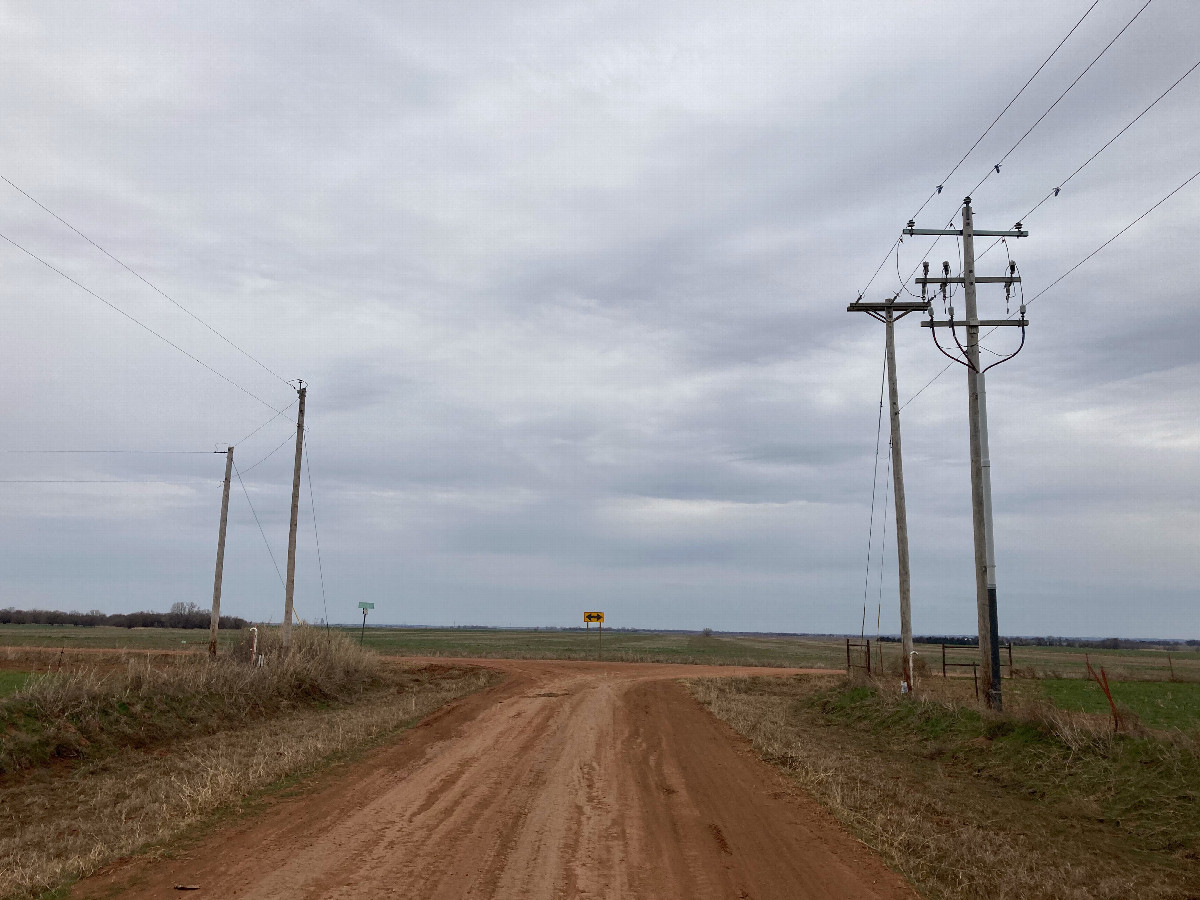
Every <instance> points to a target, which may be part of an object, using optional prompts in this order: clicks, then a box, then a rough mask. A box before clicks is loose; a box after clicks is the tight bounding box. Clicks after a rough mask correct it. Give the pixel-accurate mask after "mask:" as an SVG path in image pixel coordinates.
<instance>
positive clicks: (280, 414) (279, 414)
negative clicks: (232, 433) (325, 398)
mask: <svg viewBox="0 0 1200 900" xmlns="http://www.w3.org/2000/svg"><path fill="white" fill-rule="evenodd" d="M298 402H299V401H298V400H293V401H292V402H291V403H289V404H288V405H287V406H285V407H284V408H283V409H281V410H279V412H277V413H275V415H273V416H271V418H269V419H267V421H265V422H263V423H262V424H261V425H259V426H258V427H257V428H255V429H254V430H253V431H252V432H250V433H249V434H248V435H246V436H245V437H244V438H242V439H241V440H240V441H238V442H237V443H236V444H234V446H235V447H236V446H240V445H241V444H244V443H246V441H248V440H250V438H252V437H254V436H255V435H256V434H258V433H259V432H260V431H262V430H263V429H264V428H266V427H267V426H268V425H270V424H271V423H272V422H274V421H275V420H276V419H278V418H279V417H280V416H282V415H284V414H285V413H286V412H287V411H288V410H289V409H291V408H292V407H293V406H295V405H296V404H297V403H298Z"/></svg>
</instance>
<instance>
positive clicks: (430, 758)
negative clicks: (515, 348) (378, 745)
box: [71, 660, 916, 900]
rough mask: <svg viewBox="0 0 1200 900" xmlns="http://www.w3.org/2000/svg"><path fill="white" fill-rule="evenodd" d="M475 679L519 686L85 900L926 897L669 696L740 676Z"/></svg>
mask: <svg viewBox="0 0 1200 900" xmlns="http://www.w3.org/2000/svg"><path fill="white" fill-rule="evenodd" d="M463 662H465V661H463ZM475 662H476V664H478V665H484V666H488V667H491V668H496V669H500V670H501V671H503V672H505V673H506V674H507V675H508V678H507V679H506V681H505V682H504V683H503V684H501V685H499V686H498V687H496V688H493V689H491V690H488V691H485V692H482V693H480V694H476V695H473V696H471V697H467V698H464V699H462V700H460V701H456V702H455V703H452V704H450V705H449V706H448V707H447V708H446V709H444V710H442V711H440V712H439V713H437V714H435V715H434V716H431V717H430V718H429V719H427V720H426V721H425V722H424V723H422V725H421V726H420V727H418V728H415V729H413V730H412V731H410V732H407V733H406V734H405V735H403V736H402V737H401V738H400V739H399V740H398V741H397V742H396V743H395V744H393V745H392V746H390V747H387V748H384V749H382V750H380V751H377V752H375V753H373V754H372V755H371V756H369V757H368V758H367V759H365V760H363V761H362V762H360V763H358V764H356V765H354V766H352V767H348V768H347V769H345V770H344V771H341V772H338V773H330V774H327V775H326V776H324V777H322V778H320V779H318V780H317V782H316V783H315V784H313V785H310V786H308V787H307V793H305V794H304V795H302V796H297V797H293V798H289V799H283V800H280V801H278V802H277V803H275V804H273V805H272V806H271V807H270V808H269V809H268V810H267V811H266V812H265V813H264V814H263V815H261V816H260V817H259V818H258V819H257V820H253V821H245V822H241V823H238V824H235V825H233V826H230V827H227V828H224V829H222V830H220V831H218V832H217V833H214V834H213V835H211V836H209V837H207V838H204V839H202V840H200V841H199V842H198V843H197V844H196V845H195V846H193V847H192V848H190V849H189V850H188V851H185V852H186V856H184V857H181V858H178V859H168V860H159V861H153V860H135V861H132V862H130V863H127V864H124V865H122V866H118V867H116V868H114V869H112V870H111V871H109V872H108V873H106V874H104V875H102V876H96V877H93V878H92V879H89V880H87V881H85V882H82V883H80V884H79V885H77V886H76V888H75V890H74V891H73V893H72V895H71V896H73V897H76V898H99V897H104V896H112V892H113V891H117V892H119V893H120V894H121V896H126V897H130V898H134V900H137V898H152V897H153V898H164V897H169V896H172V895H173V893H174V892H173V891H172V886H173V885H174V884H179V883H188V884H199V885H200V886H201V891H200V893H199V894H198V895H194V896H210V897H254V898H267V900H273V898H285V897H286V898H289V900H295V898H311V900H316V898H335V897H336V898H367V897H370V898H377V897H413V898H415V897H420V898H432V900H451V898H453V900H459V898H471V900H488V898H529V900H557V898H627V897H644V898H655V900H664V898H676V897H677V898H687V900H699V898H727V897H729V898H753V900H769V898H789V900H794V898H813V900H822V898H846V897H855V898H880V900H893V898H906V900H913V898H915V897H916V895H915V893H913V892H912V890H911V889H910V888H909V887H908V886H907V885H906V884H905V883H904V882H903V881H902V879H900V878H899V876H897V875H895V874H894V873H892V872H890V871H889V870H887V869H886V868H885V867H884V865H883V864H882V863H881V862H880V861H879V859H878V858H877V857H875V856H874V855H873V854H872V853H871V852H870V851H869V850H867V849H866V848H865V847H864V846H863V845H861V844H860V843H859V842H857V841H856V840H855V839H854V838H853V837H851V836H850V835H848V834H847V833H846V832H845V831H844V830H843V829H842V828H841V826H840V825H838V824H837V822H836V821H835V820H834V819H833V818H832V817H831V816H830V815H829V814H828V813H826V812H825V811H824V810H822V809H821V808H820V807H818V806H817V805H816V804H815V803H814V802H813V801H811V800H810V799H808V798H807V797H806V796H804V795H803V794H801V793H800V792H799V791H798V790H797V789H796V788H795V787H794V786H793V785H792V784H791V783H790V782H788V781H786V779H784V778H783V777H782V776H781V775H779V774H778V773H777V772H775V771H774V770H773V769H771V768H770V767H769V766H767V765H766V764H764V763H763V762H761V761H760V760H759V759H758V758H757V757H756V756H755V755H754V754H753V751H752V750H751V749H750V748H749V746H748V745H747V744H746V743H745V741H744V740H742V739H741V738H740V737H738V736H736V735H735V734H734V733H733V732H732V731H731V730H730V729H729V728H728V727H727V726H725V725H724V724H723V723H721V722H718V721H717V720H716V719H715V718H713V717H712V716H711V715H709V714H708V713H707V712H706V711H705V710H704V709H702V708H701V707H700V706H699V705H698V704H697V703H696V702H695V701H693V700H692V698H691V697H690V695H688V693H687V692H686V690H685V689H684V688H683V687H682V686H680V685H678V684H676V683H675V682H674V679H677V678H681V677H700V676H714V675H715V676H720V675H736V674H745V673H744V672H742V671H740V670H737V669H733V668H730V667H712V668H709V667H698V666H662V665H639V664H633V665H630V664H608V665H605V664H589V663H571V662H555V661H537V662H524V661H522V662H516V661H505V660H480V661H475ZM751 671H752V672H753V673H754V674H768V673H769V672H770V671H772V670H763V669H754V670H751Z"/></svg>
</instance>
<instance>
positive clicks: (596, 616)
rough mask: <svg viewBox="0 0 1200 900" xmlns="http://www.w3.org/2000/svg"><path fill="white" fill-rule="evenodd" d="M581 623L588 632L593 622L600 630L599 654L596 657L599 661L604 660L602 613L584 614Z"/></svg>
mask: <svg viewBox="0 0 1200 900" xmlns="http://www.w3.org/2000/svg"><path fill="white" fill-rule="evenodd" d="M583 621H584V624H586V625H587V628H588V630H589V631H590V630H591V628H592V623H593V622H595V623H596V625H597V626H598V627H599V629H600V636H599V643H600V652H599V653H598V654H597V655H598V656H599V658H600V659H604V613H602V612H585V613H584V614H583Z"/></svg>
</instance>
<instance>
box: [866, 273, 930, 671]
mask: <svg viewBox="0 0 1200 900" xmlns="http://www.w3.org/2000/svg"><path fill="white" fill-rule="evenodd" d="M928 309H929V304H928V303H925V302H921V303H909V302H903V303H902V302H898V301H897V299H896V298H895V297H893V298H891V299H890V300H885V301H883V302H881V303H864V302H863V301H862V300H858V301H856V302H854V303H851V304H850V305H849V306H847V307H846V311H847V312H865V313H867V314H868V315H869V316H871V317H872V318H874V319H878V320H879V321H880V322H882V323H883V324H884V326H886V334H887V338H886V344H887V377H888V410H889V416H888V417H889V419H890V421H891V435H892V437H891V444H892V490H893V492H894V493H895V495H896V500H895V504H896V560H897V564H898V566H899V569H900V642H901V644H902V645H903V648H904V654H903V656H904V659H903V663H902V666H903V680H904V690H905V692H911V691H912V688H913V679H912V671H911V666H912V649H913V636H912V591H911V587H910V580H909V568H908V509H907V506H906V503H905V499H904V463H903V453H902V452H901V450H900V398H899V389H898V387H897V384H896V336H895V323H896V320H898V319H903V318H904V317H905V316H907V315H908V314H909V313H911V312H925V311H927V310H928ZM897 313H898V314H899V315H897Z"/></svg>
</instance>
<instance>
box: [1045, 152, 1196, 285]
mask: <svg viewBox="0 0 1200 900" xmlns="http://www.w3.org/2000/svg"><path fill="white" fill-rule="evenodd" d="M1197 178H1200V169H1197V170H1196V171H1195V172H1194V173H1192V175H1191V176H1189V177H1188V178H1187V179H1185V180H1184V182H1183V183H1182V184H1180V185H1179V187H1177V188H1175V190H1173V191H1171V193H1169V194H1167V196H1165V197H1163V198H1162V199H1161V200H1159V201H1158V202H1157V203H1155V204H1154V205H1153V206H1151V207H1150V208H1149V209H1148V210H1146V211H1145V212H1144V213H1142V214H1141V215H1140V216H1138V217H1137V218H1136V219H1134V220H1133V221H1132V222H1130V223H1129V224H1128V225H1126V226H1125V227H1124V228H1122V229H1121V230H1120V231H1118V232H1117V233H1116V234H1114V235H1113V236H1112V237H1110V238H1109V239H1108V240H1107V241H1105V242H1104V243H1103V244H1101V245H1100V246H1099V247H1097V248H1096V249H1095V250H1093V251H1092V252H1091V253H1089V254H1088V255H1087V256H1085V257H1084V258H1083V259H1081V260H1080V261H1079V262H1077V263H1075V265H1073V266H1071V268H1069V269H1067V271H1065V272H1063V273H1062V274H1061V275H1059V276H1058V277H1057V278H1055V279H1054V280H1053V281H1052V282H1050V283H1049V284H1048V285H1046V286H1045V287H1044V288H1042V289H1041V290H1040V291H1038V292H1037V293H1036V294H1034V295H1033V296H1032V297H1030V298H1029V300H1028V301H1027V303H1026V305H1029V303H1032V302H1033V301H1034V300H1036V299H1037V298H1038V297H1040V296H1042V294H1044V293H1046V291H1048V290H1050V289H1051V288H1052V287H1054V286H1055V285H1056V284H1058V283H1059V282H1060V281H1062V280H1063V279H1064V278H1066V277H1067V276H1068V275H1070V274H1071V273H1072V272H1074V271H1075V270H1076V269H1078V268H1079V267H1080V266H1082V265H1083V264H1084V263H1085V262H1087V261H1088V260H1089V259H1091V258H1092V257H1093V256H1095V255H1096V254H1097V253H1099V252H1100V251H1101V250H1103V249H1104V248H1105V247H1107V246H1108V245H1109V244H1111V243H1112V242H1113V241H1115V240H1116V239H1117V238H1119V237H1120V236H1121V235H1123V234H1124V233H1125V232H1127V231H1128V230H1129V229H1130V228H1132V227H1133V226H1134V225H1136V224H1137V223H1138V222H1140V221H1142V219H1144V218H1146V216H1148V215H1150V213H1152V212H1154V211H1155V210H1156V209H1158V208H1159V207H1160V206H1162V205H1163V204H1164V203H1166V202H1167V201H1168V200H1170V199H1171V198H1172V197H1174V196H1175V195H1176V194H1178V193H1179V192H1180V191H1182V190H1183V189H1184V188H1185V187H1187V186H1188V185H1189V184H1191V183H1192V182H1193V181H1195V180H1196V179H1197Z"/></svg>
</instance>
